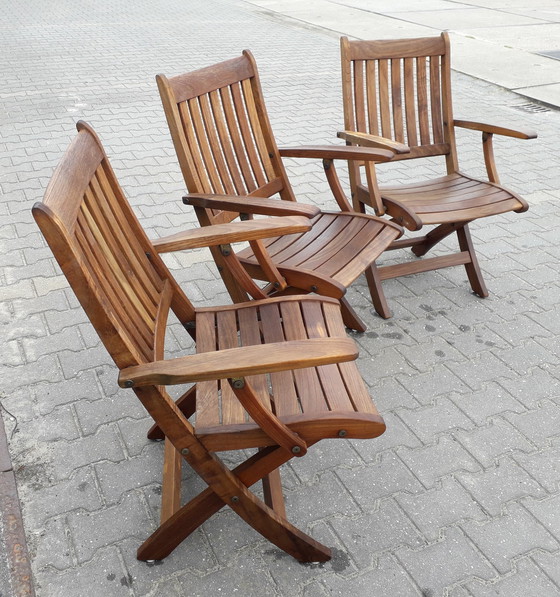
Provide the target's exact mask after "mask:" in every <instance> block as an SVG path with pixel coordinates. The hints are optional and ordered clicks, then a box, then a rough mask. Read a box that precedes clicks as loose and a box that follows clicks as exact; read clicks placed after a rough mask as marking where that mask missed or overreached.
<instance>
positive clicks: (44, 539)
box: [28, 517, 74, 570]
mask: <svg viewBox="0 0 560 597" xmlns="http://www.w3.org/2000/svg"><path fill="white" fill-rule="evenodd" d="M28 536H29V554H30V557H31V558H33V562H34V564H35V566H36V567H37V568H38V569H41V568H54V569H56V570H65V569H68V568H71V567H72V566H73V565H74V557H73V556H74V552H73V549H72V546H71V543H70V542H69V540H68V533H67V529H66V521H65V519H64V517H61V518H57V519H51V520H48V521H46V522H45V524H44V525H43V527H42V528H41V529H40V530H38V531H35V532H33V533H31V534H29V535H28Z"/></svg>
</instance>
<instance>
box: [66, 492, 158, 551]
mask: <svg viewBox="0 0 560 597" xmlns="http://www.w3.org/2000/svg"><path fill="white" fill-rule="evenodd" d="M68 527H69V529H70V539H71V541H72V543H73V545H74V547H75V549H76V555H77V557H78V561H79V562H80V563H83V562H87V561H88V560H90V559H91V558H92V557H93V556H94V554H95V552H96V551H97V550H98V549H100V548H101V547H107V546H110V545H112V544H113V543H115V542H117V541H120V540H122V539H125V538H126V537H131V536H135V537H139V538H142V537H144V536H145V535H146V532H150V530H152V527H153V523H152V520H151V519H150V518H149V517H148V515H147V512H146V508H145V505H144V503H143V501H142V500H141V499H139V496H138V494H136V493H132V492H131V493H129V494H127V495H126V496H125V497H124V498H123V500H122V502H120V503H118V504H116V505H115V506H111V507H108V508H103V509H100V510H98V511H96V512H88V511H84V510H80V511H76V512H71V513H69V514H68Z"/></svg>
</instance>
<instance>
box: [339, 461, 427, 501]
mask: <svg viewBox="0 0 560 597" xmlns="http://www.w3.org/2000/svg"><path fill="white" fill-rule="evenodd" d="M338 476H339V477H340V479H341V480H342V483H343V484H344V485H345V487H346V488H347V489H348V490H349V491H350V494H351V495H352V497H353V498H354V499H355V500H357V501H358V503H359V504H360V506H361V507H362V508H364V509H371V508H373V507H374V505H375V500H376V499H379V498H383V497H388V496H391V495H393V494H394V493H396V492H398V491H408V492H412V493H417V492H419V491H421V490H422V485H421V484H420V482H419V481H418V479H416V477H415V476H414V475H413V474H412V473H411V472H410V470H409V469H408V468H407V467H406V466H405V464H404V463H403V462H402V460H400V458H398V457H397V456H396V455H395V454H393V453H391V452H387V453H385V454H382V455H381V457H380V460H379V462H376V463H375V464H372V465H368V466H367V467H365V468H364V467H359V468H356V469H346V468H341V469H339V471H338Z"/></svg>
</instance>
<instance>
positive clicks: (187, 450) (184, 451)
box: [181, 448, 190, 456]
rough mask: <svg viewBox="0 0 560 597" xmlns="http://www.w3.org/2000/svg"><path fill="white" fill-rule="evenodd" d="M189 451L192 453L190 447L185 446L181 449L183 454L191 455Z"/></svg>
mask: <svg viewBox="0 0 560 597" xmlns="http://www.w3.org/2000/svg"><path fill="white" fill-rule="evenodd" d="M189 453H190V450H189V449H188V448H183V449H182V450H181V454H182V455H183V456H188V455H189Z"/></svg>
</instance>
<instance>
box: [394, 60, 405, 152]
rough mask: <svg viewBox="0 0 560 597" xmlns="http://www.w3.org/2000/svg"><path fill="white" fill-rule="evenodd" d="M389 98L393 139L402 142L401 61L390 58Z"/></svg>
mask: <svg viewBox="0 0 560 597" xmlns="http://www.w3.org/2000/svg"><path fill="white" fill-rule="evenodd" d="M391 91H392V93H391V98H392V104H393V130H394V139H395V140H396V141H399V142H400V143H404V129H403V112H402V90H401V61H400V60H398V59H397V58H395V59H393V60H391Z"/></svg>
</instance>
